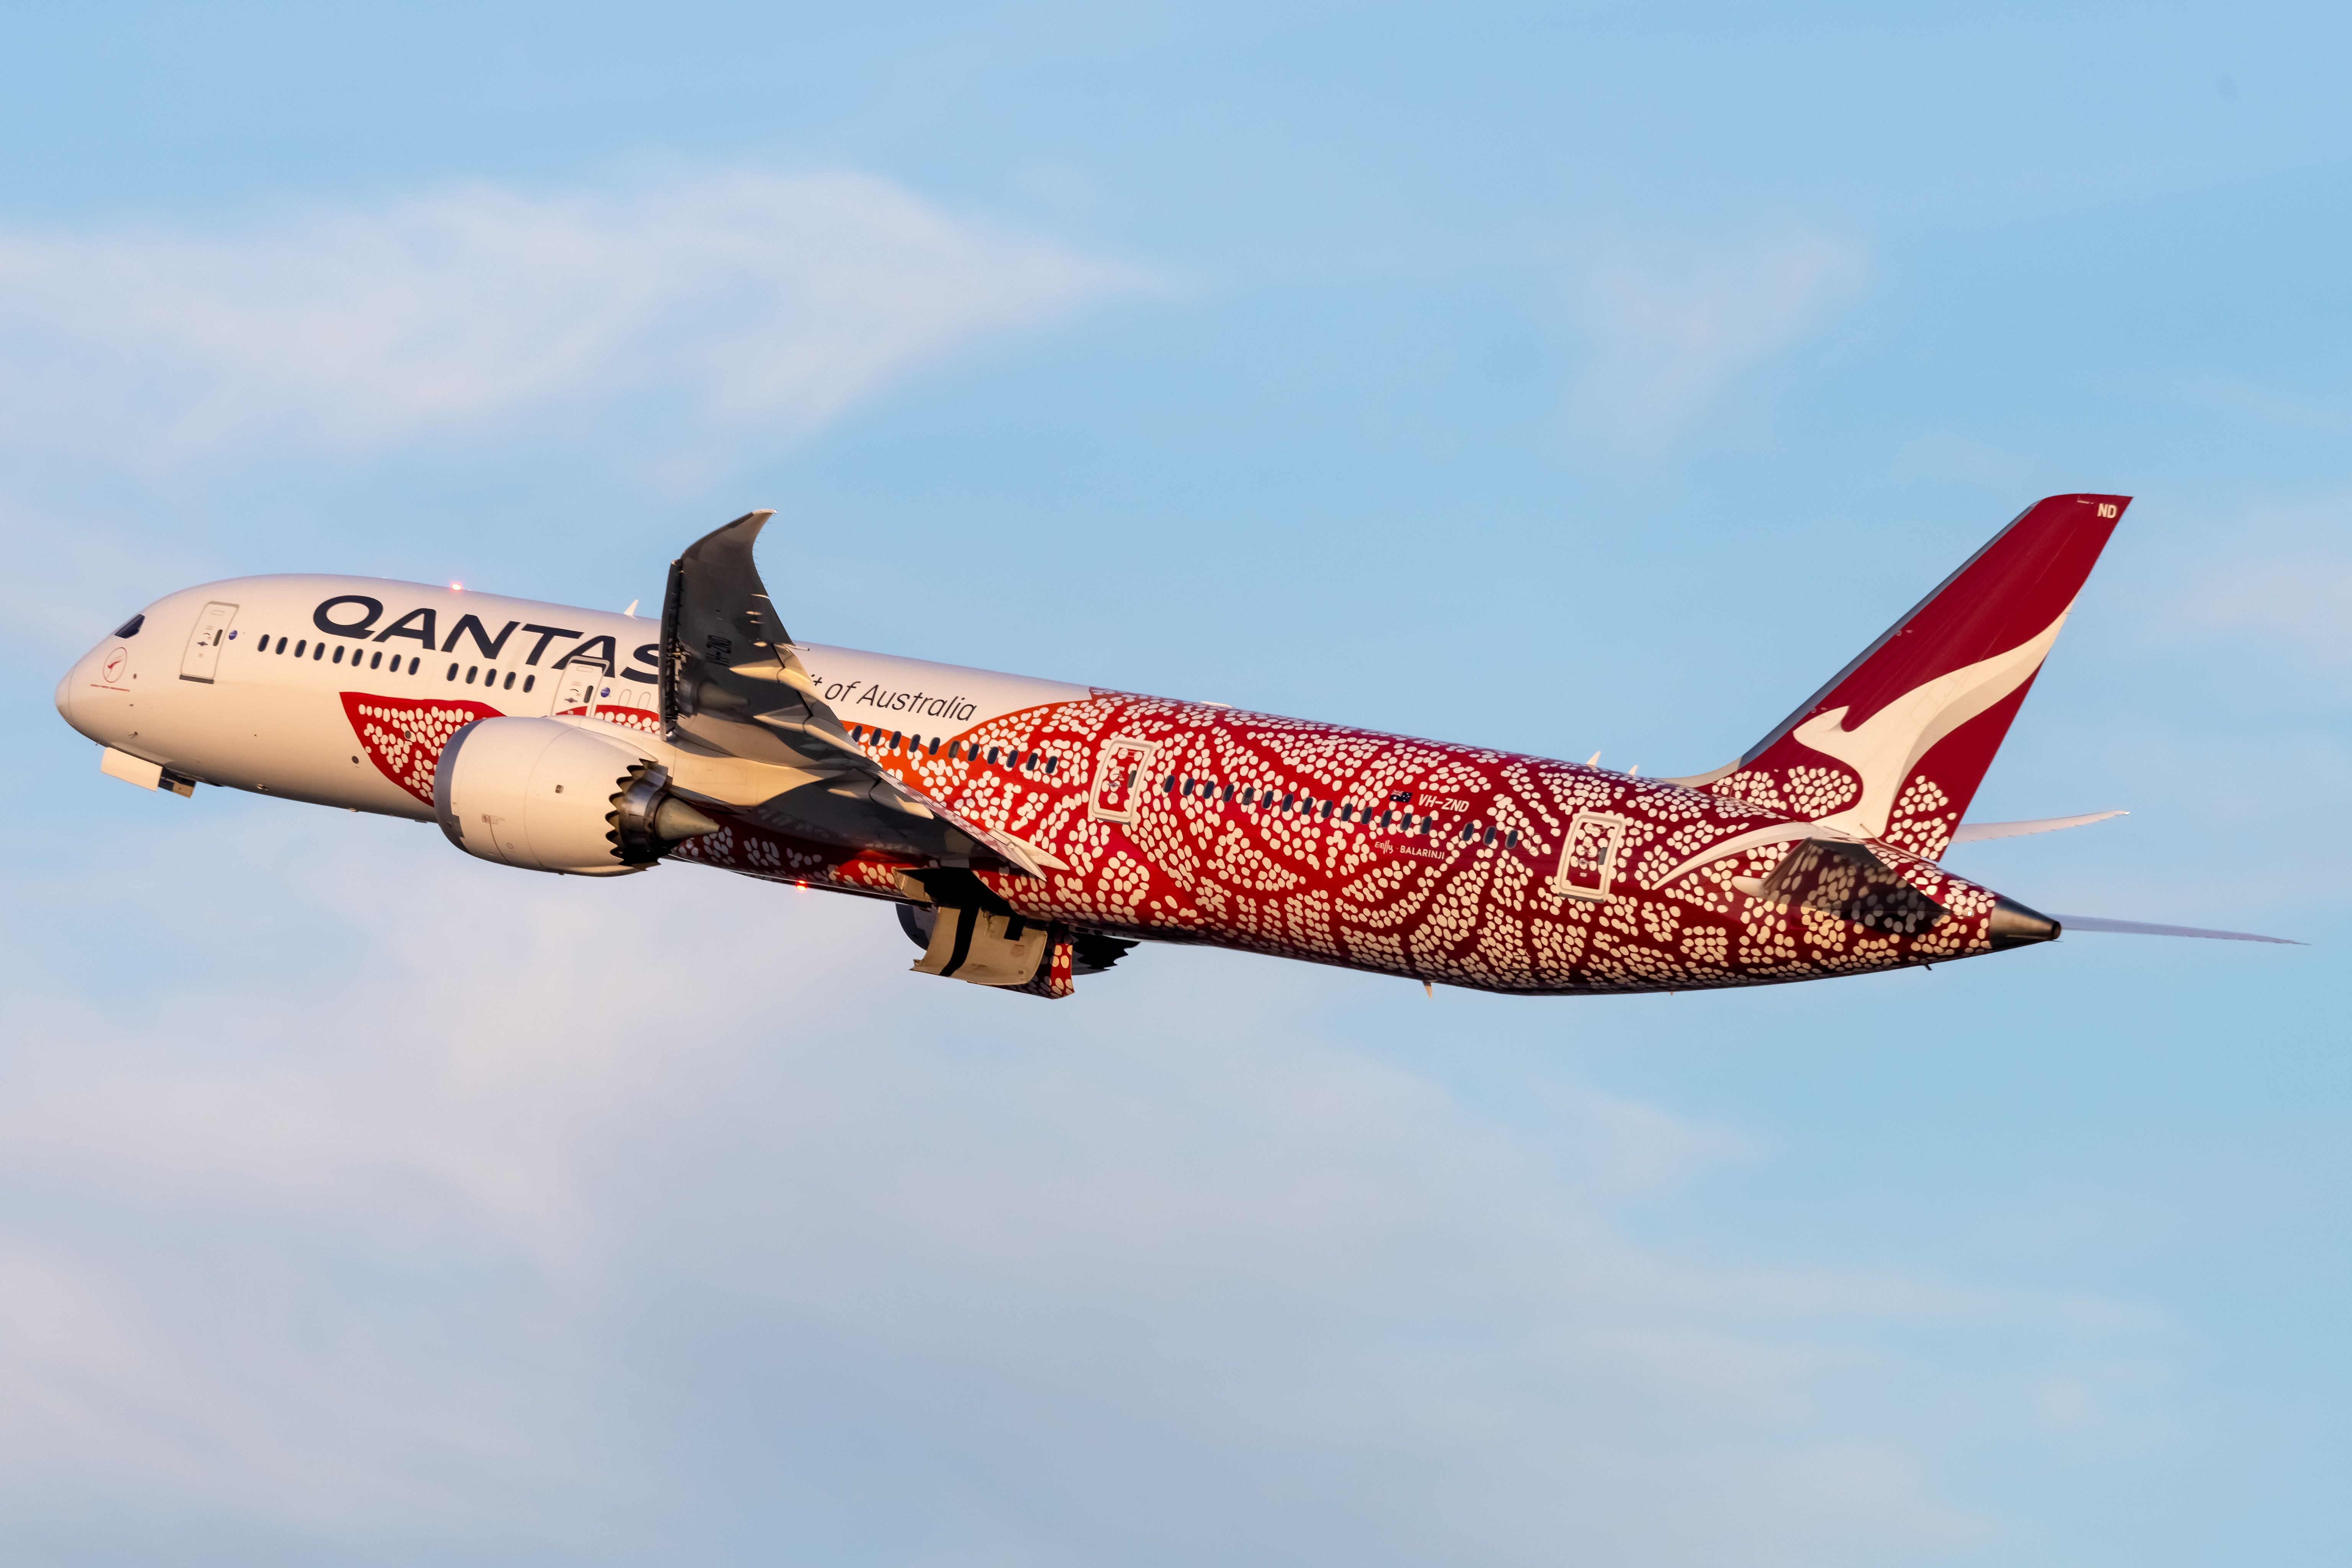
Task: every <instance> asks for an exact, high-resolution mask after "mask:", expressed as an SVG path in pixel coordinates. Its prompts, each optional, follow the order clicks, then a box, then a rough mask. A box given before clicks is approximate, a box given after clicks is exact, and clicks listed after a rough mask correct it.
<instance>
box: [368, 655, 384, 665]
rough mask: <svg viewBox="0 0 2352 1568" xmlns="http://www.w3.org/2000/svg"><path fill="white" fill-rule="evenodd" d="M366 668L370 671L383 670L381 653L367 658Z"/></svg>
mask: <svg viewBox="0 0 2352 1568" xmlns="http://www.w3.org/2000/svg"><path fill="white" fill-rule="evenodd" d="M368 668H370V669H382V668H383V654H382V653H381V652H378V653H375V654H373V655H371V656H370V657H369V658H368Z"/></svg>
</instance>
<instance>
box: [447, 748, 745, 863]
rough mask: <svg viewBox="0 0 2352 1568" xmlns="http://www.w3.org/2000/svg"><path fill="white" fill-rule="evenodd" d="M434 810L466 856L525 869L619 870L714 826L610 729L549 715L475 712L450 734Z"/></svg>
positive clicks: (715, 828)
mask: <svg viewBox="0 0 2352 1568" xmlns="http://www.w3.org/2000/svg"><path fill="white" fill-rule="evenodd" d="M433 813H434V815H435V816H436V817H438V818H439V819H440V822H441V831H442V832H443V833H445V834H446V835H447V836H448V838H449V842H450V843H452V844H455V845H456V846H457V847H458V848H460V849H463V850H464V851H465V852H466V853H467V854H468V855H472V856H476V857H478V858H481V859H484V860H495V861H497V862H498V863H499V865H501V866H517V867H520V868H522V869H524V870H527V871H555V872H559V873H562V874H566V875H570V876H574V877H620V876H626V875H627V874H628V873H629V872H631V871H642V870H644V869H645V868H646V867H648V866H650V865H652V864H653V863H654V862H655V861H656V860H658V859H660V858H661V857H662V854H663V852H664V851H665V850H667V849H668V848H669V847H670V846H671V845H673V844H677V843H678V842H680V841H681V840H684V839H688V838H692V837H696V836H697V835H698V834H703V833H715V832H717V831H718V830H719V824H717V823H715V822H713V821H711V820H710V818H709V817H708V816H704V815H703V814H702V813H700V812H699V811H697V810H696V809H695V808H694V807H693V806H691V805H688V804H687V803H686V802H684V801H682V800H679V799H677V798H676V797H675V796H673V795H670V794H669V774H668V773H667V771H666V770H664V769H662V768H660V767H657V766H656V765H655V763H654V762H653V760H652V759H651V758H649V757H647V756H646V755H645V754H644V753H643V752H639V751H638V750H637V749H636V748H635V747H634V746H632V745H630V744H628V743H627V742H625V741H624V740H622V739H621V738H620V737H619V736H618V735H617V734H615V735H610V736H607V735H600V734H593V733H590V732H589V731H586V730H583V729H581V728H579V727H578V726H576V725H572V724H566V723H563V722H562V721H560V720H555V719H481V720H478V721H475V722H473V723H471V724H468V725H467V726H466V727H465V728H464V729H462V730H460V731H457V733H456V734H455V735H452V736H451V737H450V738H449V743H448V744H447V745H446V746H444V747H443V748H442V749H441V761H440V763H439V765H438V767H436V770H435V772H434V776H433Z"/></svg>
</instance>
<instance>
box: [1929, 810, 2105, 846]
mask: <svg viewBox="0 0 2352 1568" xmlns="http://www.w3.org/2000/svg"><path fill="white" fill-rule="evenodd" d="M2130 815H2131V814H2130V813H2129V812H2126V811H2094V812H2091V813H2089V814H2088V815H2087V816H2044V817H2041V818H2039V819H2037V820H2035V821H2032V822H1963V823H1961V824H1960V825H1959V826H1958V827H1955V828H1954V829H1952V842H1953V843H1955V844H1978V843H1981V842H1983V841H1984V840H1985V839H1988V838H2022V837H2025V836H2026V835H2027V834H2029V833H2055V832H2057V831H2058V830H2059V829H2060V828H2062V827H2083V826H2088V825H2089V824H2091V823H2094V822H2105V821H2106V820H2107V818H2109V817H2111V816H2130Z"/></svg>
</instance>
